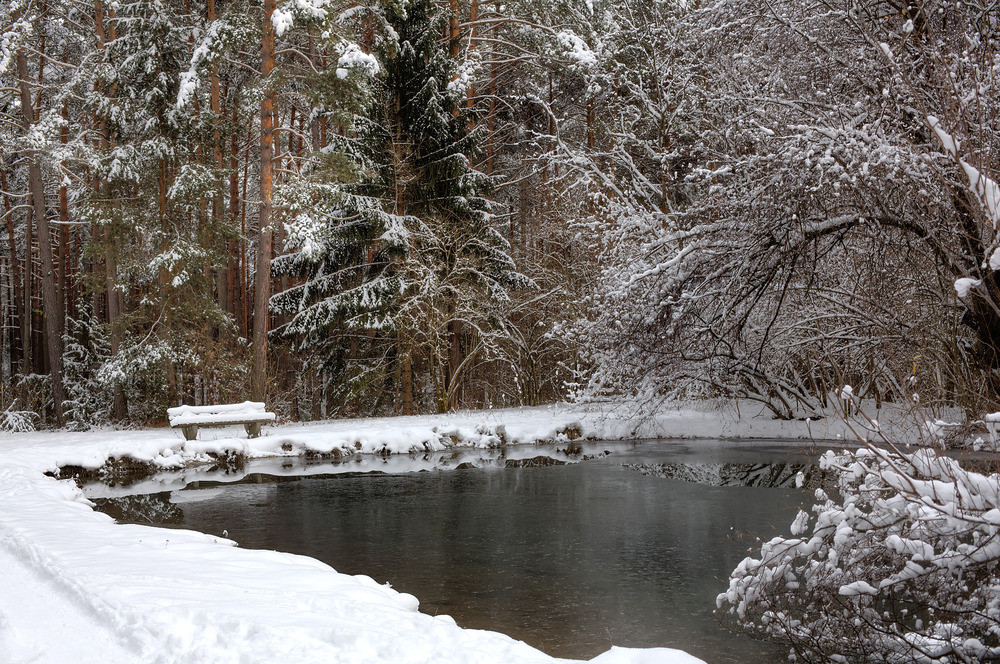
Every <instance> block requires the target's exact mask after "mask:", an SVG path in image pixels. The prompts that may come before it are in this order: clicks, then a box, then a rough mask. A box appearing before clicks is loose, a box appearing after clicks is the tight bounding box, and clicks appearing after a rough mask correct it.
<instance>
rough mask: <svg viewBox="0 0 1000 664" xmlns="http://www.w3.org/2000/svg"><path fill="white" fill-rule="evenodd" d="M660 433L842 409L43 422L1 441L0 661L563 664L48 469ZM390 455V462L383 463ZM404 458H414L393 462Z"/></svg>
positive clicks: (817, 430)
mask: <svg viewBox="0 0 1000 664" xmlns="http://www.w3.org/2000/svg"><path fill="white" fill-rule="evenodd" d="M577 434H582V435H584V436H586V437H591V438H597V439H621V438H660V437H725V436H733V437H735V436H740V437H760V438H810V437H812V438H817V439H819V438H823V439H835V438H838V437H841V436H845V435H849V434H850V431H849V430H848V429H847V427H846V425H844V424H843V423H841V422H840V421H839V420H835V419H834V418H828V419H827V420H823V421H821V422H817V423H809V422H779V421H775V420H771V419H770V418H769V417H768V416H767V415H766V414H760V413H759V409H752V410H751V409H747V408H744V409H742V410H741V411H737V410H729V411H725V412H723V411H719V410H715V409H708V408H705V409H677V410H669V411H664V412H663V413H661V414H659V415H658V416H657V417H656V418H653V419H652V420H646V421H641V422H640V421H639V420H637V419H635V418H633V417H631V416H630V415H629V414H628V412H627V410H621V409H618V410H616V411H611V410H605V409H602V408H599V407H590V408H588V409H584V408H581V407H573V406H549V407H540V408H531V409H509V410H496V411H482V412H462V413H457V414H450V415H447V416H420V417H402V418H384V419H365V420H338V421H330V422H321V423H313V424H301V425H277V426H271V427H267V428H265V432H264V435H263V436H261V437H260V438H257V439H253V440H248V439H247V438H246V437H245V436H244V434H243V432H242V429H241V428H238V427H232V428H228V429H203V430H202V431H201V432H200V434H199V440H196V441H184V439H183V436H181V434H180V433H179V431H178V430H171V429H145V430H139V431H91V432H86V433H71V432H40V433H30V434H7V435H3V436H2V437H0V662H2V663H3V664H28V663H38V664H43V663H48V662H53V663H56V662H58V663H62V662H69V661H72V662H77V663H81V664H85V663H88V662H94V663H95V664H96V663H98V662H99V663H101V664H118V663H132V662H142V663H146V662H149V663H160V664H171V663H175V662H176V663H177V664H181V663H184V664H192V663H201V662H205V663H211V664H217V663H218V664H222V663H228V662H232V663H234V664H237V663H239V664H248V663H251V662H281V663H285V662H289V663H291V662H294V663H296V664H304V663H307V662H324V663H327V664H328V663H330V662H338V663H341V662H343V663H348V662H359V663H360V662H364V663H380V662H385V663H392V664H399V663H403V662H414V663H415V662H469V663H470V664H472V663H476V664H480V663H483V664H485V663H490V662H496V663H498V664H500V663H513V662H558V661H568V660H557V659H554V658H551V657H549V656H547V655H545V654H544V653H542V652H540V651H538V650H536V649H534V648H531V647H530V646H528V645H526V644H524V643H522V642H519V641H514V640H513V639H511V638H509V637H507V636H504V635H502V634H499V633H496V632H487V631H481V630H469V629H462V628H460V627H458V626H457V625H456V624H455V622H454V620H452V619H451V618H449V617H448V616H429V615H425V614H422V613H420V612H418V610H417V608H418V600H417V598H415V597H413V596H411V595H407V594H403V593H398V592H396V591H395V590H392V589H391V588H389V587H387V586H382V585H379V584H377V583H376V582H374V581H373V580H372V579H370V578H368V577H364V576H348V575H343V574H339V573H337V572H336V571H334V570H333V569H332V568H331V567H329V566H327V565H325V564H323V563H320V562H319V561H316V560H313V559H311V558H306V557H302V556H295V555H291V554H286V553H279V552H272V551H253V550H244V549H240V548H237V547H235V546H234V543H233V542H231V541H229V540H226V539H223V538H220V537H214V536H210V535H205V534H202V533H197V532H192V531H182V530H166V529H159V528H152V527H146V526H137V525H122V524H116V523H114V521H113V520H112V519H111V518H109V517H107V516H106V515H104V514H100V513H98V512H94V511H93V510H92V509H91V508H90V504H89V502H88V501H87V499H86V498H85V497H84V495H83V494H82V492H81V491H80V490H79V489H78V488H77V487H76V485H75V484H74V483H73V482H72V481H68V480H66V481H57V480H55V479H53V478H52V477H48V476H46V475H45V474H44V473H45V472H48V471H55V470H56V469H57V468H59V467H63V466H68V465H72V466H80V467H83V468H89V469H95V468H100V467H102V466H103V465H104V464H105V462H107V461H108V459H111V458H121V457H124V456H128V457H132V458H135V459H138V460H141V461H146V462H149V463H151V464H152V465H154V466H157V467H161V468H164V469H177V468H183V467H191V466H192V465H196V464H199V463H202V462H212V461H213V459H214V458H215V457H217V456H219V455H225V454H231V453H239V454H242V455H246V456H248V457H253V458H258V457H277V456H298V455H302V454H305V453H307V452H311V453H325V454H331V453H334V451H335V450H336V451H338V453H339V454H341V455H358V456H359V458H360V457H361V456H362V455H366V454H367V455H370V454H383V455H384V454H387V453H391V454H394V455H395V454H403V453H407V452H414V451H428V450H437V449H447V448H449V447H451V446H455V445H460V446H461V445H469V446H490V445H496V444H499V443H500V442H502V441H506V442H508V443H530V442H538V441H544V440H556V441H565V440H568V438H569V437H575V436H576V435H577ZM389 458H390V459H393V458H395V457H389ZM399 458H404V457H399ZM591 661H593V662H599V663H600V664H623V663H633V664H635V663H642V664H654V663H659V664H666V663H669V664H692V663H696V662H700V661H701V660H698V659H696V658H694V657H691V656H690V655H687V654H686V653H682V652H680V651H676V650H670V649H663V648H660V649H626V648H613V649H612V650H610V651H608V652H606V653H604V654H602V655H600V656H598V657H597V658H595V659H593V660H591Z"/></svg>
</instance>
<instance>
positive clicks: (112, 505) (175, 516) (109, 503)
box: [92, 492, 184, 525]
mask: <svg viewBox="0 0 1000 664" xmlns="http://www.w3.org/2000/svg"><path fill="white" fill-rule="evenodd" d="M92 500H93V502H94V505H95V508H96V509H97V511H98V512H104V513H105V514H107V515H109V516H111V517H112V518H114V519H115V521H119V522H123V523H143V524H150V523H151V524H155V525H173V524H178V523H181V522H182V521H183V520H184V512H183V511H181V508H179V507H178V506H177V505H174V504H173V503H171V502H170V493H169V492H163V493H148V494H142V495H138V496H120V497H118V498H93V499H92Z"/></svg>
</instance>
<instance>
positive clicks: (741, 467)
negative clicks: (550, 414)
mask: <svg viewBox="0 0 1000 664" xmlns="http://www.w3.org/2000/svg"><path fill="white" fill-rule="evenodd" d="M622 466H623V467H624V468H627V469H629V470H635V471H638V472H640V473H642V474H643V475H651V476H653V477H665V478H669V479H672V480H683V481H685V482H696V483H698V484H707V485H709V486H749V487H763V488H768V489H775V488H786V489H792V488H796V487H802V488H805V489H819V488H823V489H831V488H835V487H836V486H837V478H836V476H834V475H833V474H832V473H828V472H826V471H823V470H821V469H820V468H819V466H817V465H814V464H802V463H626V464H622Z"/></svg>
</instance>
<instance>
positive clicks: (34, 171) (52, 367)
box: [16, 49, 66, 427]
mask: <svg viewBox="0 0 1000 664" xmlns="http://www.w3.org/2000/svg"><path fill="white" fill-rule="evenodd" d="M16 59H17V78H18V87H19V89H20V94H21V119H22V124H23V126H24V131H25V132H30V131H31V126H32V124H33V118H32V115H33V113H32V110H31V109H32V108H33V107H34V106H33V104H32V99H31V88H30V87H29V83H28V59H27V57H26V56H25V54H24V50H23V49H21V50H19V51H18V52H17V58H16ZM28 188H29V189H30V191H31V202H32V207H33V209H34V214H35V224H36V225H37V227H38V253H39V255H40V257H41V260H42V297H43V302H42V306H43V309H44V312H45V348H46V352H47V353H48V355H49V375H50V376H51V378H52V400H53V410H54V412H55V416H56V423H57V424H58V425H59V426H60V427H61V426H63V425H64V424H65V418H64V417H63V401H64V400H65V398H66V396H65V392H64V390H63V382H62V380H63V376H62V320H61V316H60V312H59V299H58V295H57V293H56V278H55V265H54V263H53V260H52V238H51V237H50V234H49V220H48V218H47V217H46V215H45V185H44V183H43V181H42V167H41V164H40V163H39V161H38V155H37V154H35V155H32V158H31V160H30V161H29V162H28Z"/></svg>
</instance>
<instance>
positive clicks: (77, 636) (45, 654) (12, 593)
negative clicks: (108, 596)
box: [0, 538, 137, 664]
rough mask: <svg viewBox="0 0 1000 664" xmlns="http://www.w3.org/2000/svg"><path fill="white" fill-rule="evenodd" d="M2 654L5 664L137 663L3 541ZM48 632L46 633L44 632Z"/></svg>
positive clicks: (65, 592)
mask: <svg viewBox="0 0 1000 664" xmlns="http://www.w3.org/2000/svg"><path fill="white" fill-rule="evenodd" d="M0 598H3V599H2V601H0V653H3V656H2V660H3V662H4V664H64V663H65V662H74V664H133V663H134V662H135V661H137V655H136V653H135V652H134V651H132V650H130V649H128V648H127V647H125V646H124V645H123V644H122V643H121V642H120V641H119V640H118V638H117V637H116V635H114V634H112V633H111V632H109V631H108V630H107V629H106V628H105V627H104V626H103V625H102V624H101V621H100V619H99V618H98V616H96V615H95V614H94V612H93V611H92V610H91V608H90V607H87V606H83V605H82V603H81V602H80V601H79V600H78V599H76V598H74V597H73V596H72V595H71V593H70V592H69V590H68V589H67V588H66V587H64V586H63V584H61V583H60V582H59V581H58V579H55V578H52V577H51V576H50V575H47V574H46V573H45V572H44V571H42V570H39V569H37V568H35V567H34V566H32V565H31V564H30V563H27V562H26V561H24V560H22V559H21V557H20V556H19V555H17V554H16V553H15V552H13V551H11V550H10V549H9V545H8V544H5V542H4V539H2V538H0ZM39 627H43V629H39Z"/></svg>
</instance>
